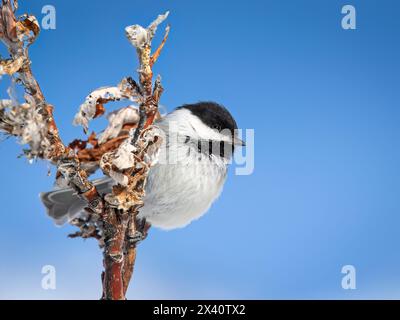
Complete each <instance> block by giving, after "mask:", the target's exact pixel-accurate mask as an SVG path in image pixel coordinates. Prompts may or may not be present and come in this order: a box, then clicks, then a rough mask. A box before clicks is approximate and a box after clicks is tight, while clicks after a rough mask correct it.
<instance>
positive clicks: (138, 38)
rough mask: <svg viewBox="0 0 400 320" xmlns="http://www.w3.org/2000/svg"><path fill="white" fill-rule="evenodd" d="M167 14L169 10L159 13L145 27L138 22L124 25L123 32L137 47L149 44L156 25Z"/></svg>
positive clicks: (165, 17)
mask: <svg viewBox="0 0 400 320" xmlns="http://www.w3.org/2000/svg"><path fill="white" fill-rule="evenodd" d="M168 15H169V11H167V12H166V13H164V14H160V15H159V16H158V17H157V18H156V19H155V20H154V21H153V22H152V23H151V24H150V25H149V26H148V27H147V28H146V29H145V28H143V27H142V26H140V25H138V24H134V25H132V26H128V27H126V28H125V33H126V36H127V38H128V40H129V41H130V42H131V43H132V45H133V46H134V47H135V48H137V49H141V48H143V47H144V46H145V45H150V44H151V40H152V39H153V37H154V35H155V33H156V31H157V27H158V25H160V24H161V23H162V22H163V21H164V20H165V19H167V17H168Z"/></svg>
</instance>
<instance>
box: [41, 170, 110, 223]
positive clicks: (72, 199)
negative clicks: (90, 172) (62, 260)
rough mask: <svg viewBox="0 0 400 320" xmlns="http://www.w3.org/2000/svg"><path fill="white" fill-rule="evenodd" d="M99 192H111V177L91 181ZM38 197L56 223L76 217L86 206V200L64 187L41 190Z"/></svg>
mask: <svg viewBox="0 0 400 320" xmlns="http://www.w3.org/2000/svg"><path fill="white" fill-rule="evenodd" d="M92 183H93V185H94V186H96V188H97V190H98V192H99V193H101V194H103V193H109V192H111V187H112V184H113V181H112V179H111V178H108V177H104V178H100V179H96V180H93V181H92ZM40 199H41V200H42V202H43V204H44V205H45V207H46V209H47V214H48V215H49V216H50V217H51V218H52V219H53V220H54V221H55V223H56V224H57V225H63V224H64V223H66V222H68V221H71V220H72V219H74V218H76V217H77V216H78V215H79V214H80V213H81V212H82V211H83V209H84V208H85V206H87V202H86V201H84V200H82V199H80V198H79V197H78V195H77V193H76V191H75V190H73V189H72V188H64V189H59V190H54V191H50V192H42V193H41V194H40Z"/></svg>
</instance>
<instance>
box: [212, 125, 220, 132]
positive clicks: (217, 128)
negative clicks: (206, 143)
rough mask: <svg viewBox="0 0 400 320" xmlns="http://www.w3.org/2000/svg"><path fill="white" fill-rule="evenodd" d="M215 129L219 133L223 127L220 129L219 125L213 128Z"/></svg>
mask: <svg viewBox="0 0 400 320" xmlns="http://www.w3.org/2000/svg"><path fill="white" fill-rule="evenodd" d="M213 129H215V130H218V131H221V127H220V126H219V125H215V126H214V127H213Z"/></svg>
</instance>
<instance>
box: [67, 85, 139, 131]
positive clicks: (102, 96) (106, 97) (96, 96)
mask: <svg viewBox="0 0 400 320" xmlns="http://www.w3.org/2000/svg"><path fill="white" fill-rule="evenodd" d="M140 97H141V94H140V90H139V87H138V86H137V85H136V83H135V82H133V80H132V79H129V78H124V79H123V80H122V81H121V82H120V83H119V85H118V86H117V87H103V88H99V89H97V90H95V91H93V92H92V93H91V94H90V95H88V96H87V97H86V100H85V102H84V103H83V104H82V105H81V106H80V108H79V111H78V113H77V114H76V115H75V118H74V122H73V123H74V125H81V126H82V127H83V129H84V131H85V132H87V130H88V128H89V121H90V120H92V119H94V118H96V117H98V116H101V115H103V114H104V112H105V109H104V104H105V103H107V102H110V101H119V100H124V99H125V100H130V101H133V102H138V101H140Z"/></svg>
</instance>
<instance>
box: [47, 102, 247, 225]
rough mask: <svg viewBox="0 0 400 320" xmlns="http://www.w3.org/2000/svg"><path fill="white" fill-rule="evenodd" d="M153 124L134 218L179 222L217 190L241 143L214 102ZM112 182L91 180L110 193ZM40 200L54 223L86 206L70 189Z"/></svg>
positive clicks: (199, 211) (193, 215) (198, 211)
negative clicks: (153, 153)
mask: <svg viewBox="0 0 400 320" xmlns="http://www.w3.org/2000/svg"><path fill="white" fill-rule="evenodd" d="M155 125H156V126H157V127H159V128H160V129H161V130H162V131H163V133H164V134H165V138H164V139H163V143H162V146H161V147H160V151H159V155H158V158H159V160H158V162H157V163H156V164H155V165H154V166H153V167H152V168H151V169H150V171H149V175H148V179H147V184H146V188H145V191H146V192H145V197H144V206H143V207H142V208H141V209H140V210H139V214H138V218H139V219H142V220H143V221H146V223H148V224H150V225H151V226H154V227H158V228H162V229H174V228H180V227H184V226H186V225H188V224H189V223H190V222H191V221H193V220H195V219H198V218H199V217H201V216H202V215H203V214H204V213H205V212H207V210H208V209H209V208H210V206H211V204H212V203H213V202H214V201H215V200H216V199H217V197H218V196H219V195H220V193H221V191H222V187H223V185H224V183H225V180H226V176H227V167H228V164H229V162H230V159H231V157H232V153H233V151H234V148H235V146H244V143H243V141H242V140H240V139H239V138H238V136H237V125H236V122H235V120H234V119H233V117H232V116H231V114H230V113H229V111H228V110H227V109H225V108H224V107H222V106H221V105H219V104H217V103H214V102H200V103H196V104H190V105H183V106H181V107H179V108H177V109H175V110H174V111H173V112H171V113H169V114H167V115H166V116H164V117H163V118H161V119H160V120H158V121H157V122H156V123H155ZM112 184H113V180H112V179H110V178H108V177H104V178H101V179H98V180H95V181H94V185H96V186H97V189H98V190H99V192H100V193H109V192H111V186H112ZM41 199H42V201H43V203H44V205H45V206H46V208H47V210H48V214H49V216H50V217H52V218H53V219H54V220H55V221H56V223H57V224H63V223H65V222H66V221H68V220H71V219H73V218H75V217H77V216H79V214H80V213H81V212H83V211H84V208H85V206H86V203H85V202H84V201H83V200H81V199H80V198H79V197H78V196H77V195H76V194H75V193H74V191H73V190H72V189H70V188H65V189H58V190H54V191H51V192H47V193H42V194H41Z"/></svg>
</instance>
